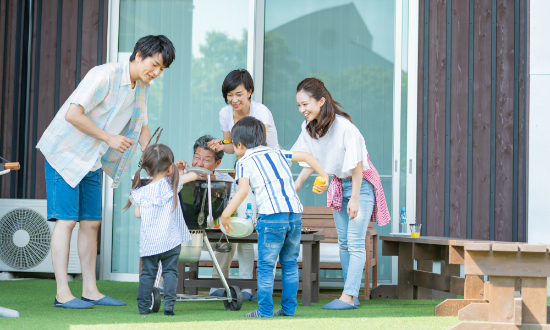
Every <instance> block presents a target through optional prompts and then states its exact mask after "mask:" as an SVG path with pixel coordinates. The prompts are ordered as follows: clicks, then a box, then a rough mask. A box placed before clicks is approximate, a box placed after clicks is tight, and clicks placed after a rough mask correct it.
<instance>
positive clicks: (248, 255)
mask: <svg viewBox="0 0 550 330" xmlns="http://www.w3.org/2000/svg"><path fill="white" fill-rule="evenodd" d="M213 139H214V138H213V137H212V136H210V135H203V136H201V137H200V138H198V139H197V141H195V144H194V145H193V161H192V164H191V165H192V166H193V167H202V168H205V169H207V170H209V171H211V172H212V173H213V174H212V177H211V179H212V180H220V181H229V182H235V180H234V179H233V178H232V177H231V176H230V175H229V174H227V173H220V172H216V169H217V168H218V166H220V164H221V162H222V157H223V153H224V152H223V151H218V152H214V151H212V149H210V148H209V147H208V142H210V141H212V140H213ZM184 166H186V167H187V166H189V165H188V164H187V163H186V162H185V161H184ZM200 179H203V180H204V179H206V177H205V175H204V174H203V175H202V177H201V176H199V180H200ZM231 190H232V193H231V195H233V192H234V191H235V189H234V187H233V188H232V189H231ZM248 203H251V204H252V210H253V211H254V215H253V217H254V218H255V213H256V200H255V198H254V195H253V194H249V196H248V197H247V198H246V200H245V201H244V202H243V203H242V204H241V206H240V207H239V209H238V210H237V214H242V215H244V213H245V211H246V205H247V204H248ZM235 251H237V253H238V257H239V277H240V278H242V279H252V278H253V271H254V244H251V243H240V244H235V243H233V244H232V249H231V252H225V253H220V252H216V259H217V260H218V263H219V265H220V268H221V270H222V273H223V276H224V277H225V278H227V277H228V275H229V268H230V266H231V261H232V260H233V256H234V255H235ZM212 277H213V278H219V275H218V272H217V271H216V270H214V269H213V270H212ZM224 292H225V290H224V289H219V288H212V289H210V294H211V295H216V296H221V295H223V293H224ZM242 293H243V300H251V299H252V290H250V289H243V292H242Z"/></svg>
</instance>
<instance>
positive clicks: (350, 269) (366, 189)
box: [333, 178, 374, 297]
mask: <svg viewBox="0 0 550 330" xmlns="http://www.w3.org/2000/svg"><path fill="white" fill-rule="evenodd" d="M351 190H352V181H351V178H350V179H344V180H342V195H343V197H344V200H343V201H342V210H341V211H340V212H336V211H333V213H334V223H335V224H336V232H337V233H338V247H339V250H340V262H341V263H342V270H343V271H344V281H345V282H344V292H343V294H347V295H350V296H354V297H357V296H359V289H360V288H361V280H362V276H363V269H364V268H365V261H366V260H367V256H366V254H367V253H366V251H365V235H366V234H367V229H368V227H369V221H370V217H371V215H372V209H373V207H374V187H373V186H372V184H371V183H370V182H368V181H367V180H365V179H363V182H362V183H361V190H360V193H359V212H358V213H357V217H355V219H353V220H351V221H350V220H349V217H348V203H349V199H350V197H351ZM366 285H369V283H366Z"/></svg>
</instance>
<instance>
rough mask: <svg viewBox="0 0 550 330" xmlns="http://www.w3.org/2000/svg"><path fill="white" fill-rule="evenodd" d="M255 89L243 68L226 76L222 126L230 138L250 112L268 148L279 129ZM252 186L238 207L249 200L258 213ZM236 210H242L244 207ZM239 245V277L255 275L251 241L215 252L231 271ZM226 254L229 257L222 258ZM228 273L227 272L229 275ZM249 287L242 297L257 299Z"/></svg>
mask: <svg viewBox="0 0 550 330" xmlns="http://www.w3.org/2000/svg"><path fill="white" fill-rule="evenodd" d="M253 92H254V81H253V80H252V76H251V75H250V73H249V72H248V71H246V70H244V69H239V70H233V71H231V72H229V74H228V75H227V76H226V77H225V79H224V81H223V84H222V94H223V98H224V100H225V103H227V105H226V106H225V107H223V108H222V109H221V110H220V128H221V129H222V133H223V139H224V140H231V129H232V128H233V126H234V125H235V123H237V122H238V121H239V120H241V119H243V118H244V117H247V116H250V117H254V118H256V119H258V120H260V121H261V122H262V123H263V124H264V125H265V128H266V132H267V133H266V134H267V136H266V141H267V146H268V147H269V148H273V149H278V148H279V143H278V141H277V129H276V128H275V121H274V120H273V115H272V114H271V111H269V109H268V108H267V107H266V106H265V105H263V104H261V103H260V102H256V101H252V93H253ZM208 146H209V147H210V149H211V150H212V151H214V152H218V151H221V150H223V151H224V152H226V153H228V154H232V153H234V152H235V151H234V150H233V144H232V143H228V144H221V143H220V140H216V139H214V140H212V141H210V142H209V143H208ZM251 191H252V189H250V191H249V194H248V196H247V198H246V199H245V201H244V202H243V203H242V204H241V207H239V210H246V209H245V207H246V206H247V204H248V203H250V204H252V205H251V206H252V210H254V215H255V213H256V198H255V196H254V195H253V194H252V192H251ZM239 210H237V212H239V213H240V215H241V213H242V212H244V211H242V212H241V211H239ZM241 216H243V215H241ZM235 249H237V253H238V255H239V277H240V278H245V279H251V278H252V277H253V266H254V245H253V244H252V243H239V244H233V249H232V251H231V253H220V254H218V253H216V259H218V261H219V262H220V263H222V264H224V265H227V268H226V269H223V271H224V272H227V273H229V265H230V264H231V260H230V259H232V258H233V254H234V253H235ZM222 258H227V259H229V260H222ZM216 275H217V272H216V271H213V277H216ZM226 277H227V276H226ZM224 292H225V290H223V289H218V290H215V289H212V290H210V294H211V295H222V294H223V293H224ZM251 293H252V291H251V290H250V289H243V300H257V292H256V293H255V294H254V295H252V294H251Z"/></svg>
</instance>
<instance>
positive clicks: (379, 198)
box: [327, 158, 390, 226]
mask: <svg viewBox="0 0 550 330" xmlns="http://www.w3.org/2000/svg"><path fill="white" fill-rule="evenodd" d="M363 179H365V180H367V181H368V182H370V183H371V184H372V185H373V187H374V207H373V209H372V215H371V217H370V221H372V222H376V224H377V225H378V226H384V225H387V224H388V223H390V212H389V211H388V205H387V204H386V197H384V189H382V182H381V181H380V175H378V171H377V170H376V168H374V165H372V163H371V161H370V158H369V169H368V170H366V171H364V172H363ZM343 198H344V197H343V196H342V180H341V179H340V178H337V177H336V176H333V177H332V180H331V181H330V185H329V187H328V191H327V206H328V207H330V208H332V209H333V210H334V211H336V212H340V211H341V210H342V200H343Z"/></svg>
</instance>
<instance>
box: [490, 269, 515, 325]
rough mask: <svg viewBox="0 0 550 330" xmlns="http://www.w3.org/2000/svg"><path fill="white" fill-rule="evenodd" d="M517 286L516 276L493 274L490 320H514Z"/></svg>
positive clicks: (510, 321)
mask: <svg viewBox="0 0 550 330" xmlns="http://www.w3.org/2000/svg"><path fill="white" fill-rule="evenodd" d="M515 286H516V278H515V277H510V276H491V292H490V298H489V322H502V323H513V322H514V290H515Z"/></svg>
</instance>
